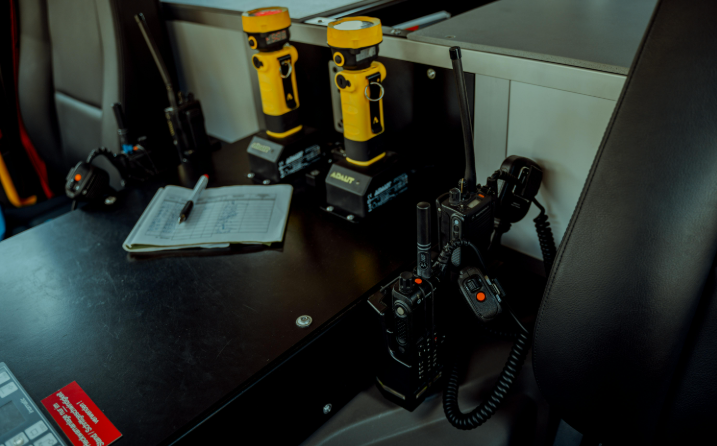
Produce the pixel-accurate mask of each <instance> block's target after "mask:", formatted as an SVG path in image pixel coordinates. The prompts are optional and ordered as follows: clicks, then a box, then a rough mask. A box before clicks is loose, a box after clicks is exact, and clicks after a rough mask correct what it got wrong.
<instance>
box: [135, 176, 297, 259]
mask: <svg viewBox="0 0 717 446" xmlns="http://www.w3.org/2000/svg"><path fill="white" fill-rule="evenodd" d="M292 191H293V188H292V187H291V186H289V185H285V184H278V185H274V186H226V187H217V188H212V189H206V190H205V191H204V192H202V195H201V196H200V198H199V200H198V201H197V203H195V205H194V208H193V209H192V212H191V213H190V214H189V217H188V218H187V220H186V221H185V222H184V223H181V224H180V223H179V222H178V220H179V213H180V211H181V210H182V207H183V206H184V204H185V203H186V202H187V199H188V198H189V196H190V195H191V193H192V190H191V189H187V188H184V187H178V186H167V187H164V188H160V189H159V190H158V191H157V193H156V194H155V195H154V198H152V201H150V203H149V205H148V206H147V209H145V210H144V212H143V213H142V216H141V217H140V218H139V220H138V221H137V224H135V226H134V228H133V229H132V231H131V232H130V233H129V235H128V236H127V239H126V240H125V241H124V243H122V248H124V250H125V251H128V252H150V251H165V250H170V249H186V248H220V247H226V246H229V245H230V244H232V243H244V244H262V243H263V244H271V243H275V242H281V241H282V240H283V238H284V230H285V229H286V221H287V219H288V216H289V206H290V205H291V194H292Z"/></svg>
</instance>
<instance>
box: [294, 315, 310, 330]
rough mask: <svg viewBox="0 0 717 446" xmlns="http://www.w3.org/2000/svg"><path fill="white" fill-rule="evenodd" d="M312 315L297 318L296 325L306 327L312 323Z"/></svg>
mask: <svg viewBox="0 0 717 446" xmlns="http://www.w3.org/2000/svg"><path fill="white" fill-rule="evenodd" d="M311 322H312V319H311V316H307V315H303V316H299V317H297V318H296V325H297V326H299V327H301V328H306V327H308V326H309V325H311Z"/></svg>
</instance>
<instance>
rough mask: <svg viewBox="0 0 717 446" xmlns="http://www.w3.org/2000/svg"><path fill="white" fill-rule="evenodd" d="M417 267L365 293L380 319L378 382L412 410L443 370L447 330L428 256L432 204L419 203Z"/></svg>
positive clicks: (429, 253) (393, 399) (437, 286)
mask: <svg viewBox="0 0 717 446" xmlns="http://www.w3.org/2000/svg"><path fill="white" fill-rule="evenodd" d="M417 226H418V231H417V232H418V237H417V239H418V240H417V255H418V267H417V269H416V272H415V273H414V272H410V271H406V272H403V273H401V275H400V276H399V277H398V278H397V279H395V280H394V281H392V282H391V283H390V284H389V285H387V286H385V287H384V288H382V289H381V290H379V291H378V292H377V293H375V294H374V295H372V296H371V297H370V298H369V304H370V305H371V307H372V308H373V309H374V310H375V311H376V312H377V313H378V315H379V319H380V328H379V330H380V332H381V346H380V353H379V356H378V358H379V359H378V364H377V369H376V370H377V373H376V384H377V385H378V388H379V390H380V391H381V392H382V393H383V394H384V395H385V396H386V397H387V398H388V399H390V400H392V401H394V402H395V403H397V404H399V405H400V406H402V407H404V408H406V409H408V410H411V411H412V410H413V409H415V408H416V407H417V406H418V405H419V404H421V402H422V401H423V400H424V399H425V398H426V396H427V395H428V393H429V392H428V391H429V389H431V388H432V387H433V386H434V385H435V384H436V383H437V382H438V381H439V379H440V377H441V374H442V372H443V364H444V361H445V359H444V352H443V345H444V343H445V342H446V335H445V333H444V331H443V328H442V323H441V321H440V320H439V319H438V316H440V315H442V314H444V313H445V311H444V310H443V309H442V308H439V307H440V306H441V301H440V300H438V298H437V294H436V290H437V289H438V288H439V282H438V279H437V277H436V276H435V275H434V274H433V269H432V260H431V250H430V247H431V205H430V204H429V203H425V202H422V203H418V206H417Z"/></svg>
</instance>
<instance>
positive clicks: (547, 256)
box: [533, 198, 558, 276]
mask: <svg viewBox="0 0 717 446" xmlns="http://www.w3.org/2000/svg"><path fill="white" fill-rule="evenodd" d="M533 204H535V206H537V207H538V209H540V215H538V216H537V217H535V218H534V219H533V221H534V222H535V231H536V232H537V233H538V241H539V242H540V251H541V252H542V253H543V265H545V275H546V276H547V275H550V270H551V268H552V267H553V262H554V261H555V256H556V255H557V251H558V250H557V249H556V248H555V238H554V237H553V230H552V229H551V228H550V222H549V221H548V215H547V214H546V213H545V208H544V207H543V206H542V205H541V204H540V203H538V200H536V199H535V198H533Z"/></svg>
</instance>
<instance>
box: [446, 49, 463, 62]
mask: <svg viewBox="0 0 717 446" xmlns="http://www.w3.org/2000/svg"><path fill="white" fill-rule="evenodd" d="M448 51H449V53H450V54H451V60H456V59H460V58H461V47H459V46H452V47H451V48H450V49H449V50H448Z"/></svg>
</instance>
